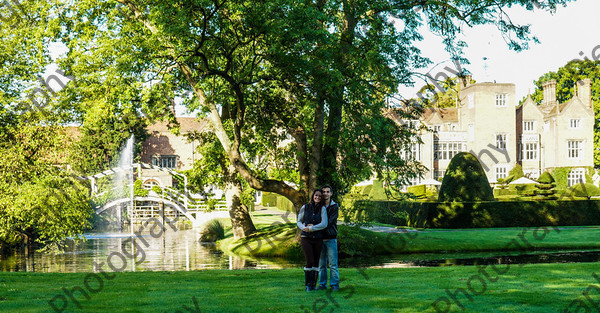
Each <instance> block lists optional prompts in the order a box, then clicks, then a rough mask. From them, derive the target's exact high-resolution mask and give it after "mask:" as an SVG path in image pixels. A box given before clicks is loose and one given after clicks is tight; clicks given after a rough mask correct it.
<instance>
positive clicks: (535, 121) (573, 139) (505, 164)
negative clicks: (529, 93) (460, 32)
mask: <svg viewBox="0 0 600 313" xmlns="http://www.w3.org/2000/svg"><path fill="white" fill-rule="evenodd" d="M468 81H469V80H468ZM575 88H576V96H575V97H573V98H572V99H571V100H569V101H567V102H566V103H562V104H561V103H558V102H557V101H556V82H555V81H550V82H547V83H545V84H544V103H543V104H542V105H537V104H535V103H534V102H533V100H531V98H528V99H527V100H526V101H525V102H524V103H523V104H521V105H517V99H516V95H515V85H514V84H507V83H489V82H484V83H476V84H470V85H467V86H464V87H462V89H461V90H460V92H459V100H457V104H456V107H453V108H436V109H426V110H425V112H424V113H423V115H422V116H421V118H420V119H419V121H418V122H417V123H421V124H422V125H424V126H426V127H427V129H429V131H422V132H421V140H422V141H423V143H422V144H419V145H417V144H415V145H413V147H412V148H411V149H412V150H411V151H410V153H406V152H405V153H406V155H410V156H412V157H414V158H416V159H417V160H418V161H420V162H421V163H422V164H423V165H424V166H425V167H427V169H428V171H427V172H426V173H425V176H424V177H423V178H424V179H429V178H433V179H441V178H442V177H443V175H444V172H445V171H446V168H447V167H448V163H449V162H450V160H451V159H452V157H453V156H454V155H455V154H457V153H458V152H462V151H469V152H471V153H473V154H475V155H476V156H477V158H478V159H479V160H480V162H481V164H482V166H483V168H484V170H485V172H486V175H487V177H488V180H489V181H490V183H495V182H497V180H498V179H500V178H505V177H506V176H508V172H509V171H510V170H511V169H512V168H513V167H515V165H516V164H520V165H521V166H522V168H523V171H524V172H525V174H526V176H528V177H529V178H532V179H536V178H537V177H539V175H540V174H541V173H543V172H544V171H546V170H550V171H551V170H552V169H554V168H557V167H573V168H574V169H573V170H572V171H571V173H570V174H569V185H572V184H573V183H576V182H577V181H579V180H581V179H585V175H584V174H583V172H584V168H585V167H593V165H594V161H593V152H594V151H593V149H594V110H593V104H592V101H591V81H590V80H589V79H585V80H583V81H579V82H578V83H577V84H576V86H575ZM412 122H413V123H414V122H415V121H412ZM419 182H420V180H419V179H416V180H414V181H413V184H418V183H419Z"/></svg>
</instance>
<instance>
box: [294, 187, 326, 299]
mask: <svg viewBox="0 0 600 313" xmlns="http://www.w3.org/2000/svg"><path fill="white" fill-rule="evenodd" d="M297 221H298V223H297V224H298V228H300V229H301V230H302V235H301V237H300V244H301V246H302V252H303V253H304V258H305V259H306V266H305V267H304V284H305V285H306V291H311V290H314V289H315V285H316V283H317V277H318V275H319V258H320V256H321V248H322V246H323V232H322V231H321V230H323V229H325V228H326V227H327V209H326V208H325V205H324V202H323V196H322V193H321V190H320V189H317V190H315V191H313V194H312V196H311V197H310V202H309V203H307V204H305V205H303V206H302V208H300V212H298V217H297Z"/></svg>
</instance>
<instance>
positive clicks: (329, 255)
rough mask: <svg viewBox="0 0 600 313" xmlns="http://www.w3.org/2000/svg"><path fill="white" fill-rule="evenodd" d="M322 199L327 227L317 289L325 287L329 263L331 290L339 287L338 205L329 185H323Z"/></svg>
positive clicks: (324, 234) (324, 231)
mask: <svg viewBox="0 0 600 313" xmlns="http://www.w3.org/2000/svg"><path fill="white" fill-rule="evenodd" d="M321 190H322V192H323V200H324V201H325V207H326V208H327V222H328V223H327V228H325V229H324V230H323V249H322V250H321V258H320V259H319V287H318V288H317V289H318V290H319V289H327V265H329V271H330V278H329V286H330V287H331V291H337V290H339V289H340V273H339V271H338V248H337V219H338V215H339V210H340V208H339V206H338V204H337V203H335V202H334V201H333V200H332V199H331V196H332V195H333V190H332V189H331V186H323V188H321Z"/></svg>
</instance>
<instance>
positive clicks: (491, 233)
mask: <svg viewBox="0 0 600 313" xmlns="http://www.w3.org/2000/svg"><path fill="white" fill-rule="evenodd" d="M295 229H296V226H295V224H279V225H273V226H267V225H261V226H260V227H259V231H258V232H257V233H256V234H253V235H252V236H249V237H247V238H244V239H241V240H234V239H233V238H232V237H229V238H226V239H225V240H222V241H221V242H219V245H220V247H221V248H222V249H224V250H227V251H231V252H233V253H236V254H241V255H246V256H254V257H268V256H282V257H291V256H301V253H300V248H299V245H298V244H297V242H296V241H295V237H294V236H295ZM338 229H339V235H338V241H339V243H340V251H341V252H342V253H344V254H348V255H353V256H359V255H364V256H371V255H386V254H413V253H451V252H481V251H540V250H544V251H545V250H558V249H560V250H573V249H600V240H598V239H599V238H600V227H597V226H589V227H583V226H572V227H559V228H553V227H533V228H487V229H452V230H420V231H419V232H412V233H376V232H372V231H367V230H364V229H356V228H352V227H348V226H344V225H340V226H339V227H338Z"/></svg>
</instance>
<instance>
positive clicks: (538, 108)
mask: <svg viewBox="0 0 600 313" xmlns="http://www.w3.org/2000/svg"><path fill="white" fill-rule="evenodd" d="M525 106H533V107H535V108H536V109H537V110H538V111H539V112H540V113H541V114H542V115H543V114H544V110H543V109H542V106H541V105H537V104H536V103H535V102H534V101H533V99H531V95H527V99H525V101H524V102H523V103H522V104H521V105H519V106H518V107H517V110H522V109H523V108H524V107H525Z"/></svg>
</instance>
